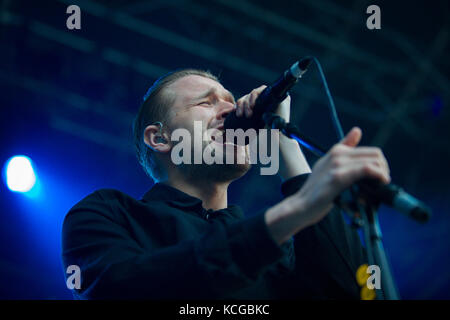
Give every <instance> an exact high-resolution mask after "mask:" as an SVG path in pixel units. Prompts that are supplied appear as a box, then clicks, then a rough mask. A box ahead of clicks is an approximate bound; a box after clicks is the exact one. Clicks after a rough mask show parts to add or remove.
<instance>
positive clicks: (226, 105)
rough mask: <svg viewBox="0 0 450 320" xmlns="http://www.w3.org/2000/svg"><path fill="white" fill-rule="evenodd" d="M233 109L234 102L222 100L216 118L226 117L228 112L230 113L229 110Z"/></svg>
mask: <svg viewBox="0 0 450 320" xmlns="http://www.w3.org/2000/svg"><path fill="white" fill-rule="evenodd" d="M234 110H235V104H234V103H231V102H228V101H224V102H222V103H221V104H220V109H219V111H218V112H217V116H216V117H217V120H222V119H225V118H226V117H227V115H228V114H230V113H231V112H233V111H234Z"/></svg>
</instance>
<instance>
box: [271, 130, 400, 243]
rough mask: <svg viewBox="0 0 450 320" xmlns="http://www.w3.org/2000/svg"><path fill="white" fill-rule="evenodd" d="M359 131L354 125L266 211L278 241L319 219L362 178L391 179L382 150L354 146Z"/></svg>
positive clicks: (282, 240) (359, 137) (387, 180)
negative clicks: (289, 192)
mask: <svg viewBox="0 0 450 320" xmlns="http://www.w3.org/2000/svg"><path fill="white" fill-rule="evenodd" d="M361 135H362V134H361V130H360V129H359V128H353V129H352V130H351V131H350V132H349V133H348V134H347V135H346V136H345V138H344V139H343V140H342V141H341V142H339V143H338V144H336V145H334V146H333V147H332V148H331V150H330V151H329V152H328V153H327V154H326V155H325V156H323V157H322V158H321V159H320V160H319V161H317V163H316V164H315V165H314V167H313V170H312V173H311V174H310V176H309V177H308V180H306V182H305V184H304V185H303V187H302V188H301V189H300V190H299V191H298V192H296V193H295V194H294V195H292V196H290V197H288V198H286V199H285V200H283V201H282V202H280V203H279V204H278V205H276V206H274V207H272V208H270V209H269V210H268V211H267V212H266V216H265V217H266V223H267V225H268V228H269V230H270V232H271V234H272V236H273V238H274V240H275V241H276V242H277V243H279V244H281V243H283V242H285V241H286V240H287V239H289V238H290V237H292V236H293V235H294V234H296V233H297V232H298V231H300V230H302V229H304V228H306V227H308V226H310V225H313V224H315V223H317V222H319V221H320V220H322V219H323V218H324V217H325V216H326V215H327V214H328V212H329V211H330V210H331V208H332V206H333V200H334V198H335V197H336V196H337V195H339V194H340V193H341V192H342V191H343V190H345V189H346V188H348V187H350V186H351V185H352V184H353V183H355V182H357V181H358V180H360V179H362V178H373V179H377V180H379V181H381V182H382V183H384V184H387V183H389V182H390V180H391V178H390V173H389V166H388V164H387V161H386V158H385V157H384V155H383V153H382V151H381V150H380V149H379V148H375V147H357V145H358V144H359V141H360V140H361Z"/></svg>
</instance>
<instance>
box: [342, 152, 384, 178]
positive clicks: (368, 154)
mask: <svg viewBox="0 0 450 320" xmlns="http://www.w3.org/2000/svg"><path fill="white" fill-rule="evenodd" d="M348 155H349V156H351V157H355V158H375V159H378V160H379V161H380V163H382V164H383V166H384V167H385V168H386V170H387V171H388V172H389V171H390V169H389V164H388V163H387V160H386V157H385V156H384V154H383V151H381V149H379V148H376V147H357V148H353V149H350V150H349V151H348Z"/></svg>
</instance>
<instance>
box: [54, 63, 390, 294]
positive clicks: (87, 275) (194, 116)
mask: <svg viewBox="0 0 450 320" xmlns="http://www.w3.org/2000/svg"><path fill="white" fill-rule="evenodd" d="M264 88H265V86H261V87H259V88H257V89H254V90H253V91H252V92H250V93H249V94H247V95H245V96H243V97H242V98H240V99H239V100H237V101H236V102H235V100H234V97H233V95H232V94H231V93H230V92H229V91H228V90H226V89H225V88H224V87H223V86H222V85H221V84H220V82H219V81H218V79H217V78H216V77H215V76H213V75H212V74H210V73H209V72H205V71H201V70H195V69H184V70H179V71H175V72H172V73H169V74H167V75H165V76H163V77H161V78H160V79H159V80H158V81H156V82H155V83H154V85H153V86H152V87H151V88H150V89H149V91H148V93H147V94H146V96H145V97H144V102H143V104H142V106H141V108H140V110H139V112H138V115H137V117H136V120H135V123H134V140H135V145H136V151H137V156H138V159H139V161H140V163H141V164H142V166H143V168H144V170H145V171H146V172H147V174H148V175H149V176H151V177H152V178H153V179H154V180H155V182H156V183H155V185H154V186H153V187H152V188H151V189H150V190H149V191H148V192H147V193H146V194H145V195H144V196H143V198H142V199H141V200H136V199H134V198H132V197H130V196H128V195H127V194H125V193H123V192H120V191H117V190H111V189H102V190H98V191H96V192H94V193H92V194H90V195H88V196H87V197H86V198H84V199H83V200H81V201H80V202H79V203H78V204H76V205H75V206H74V207H73V208H72V209H71V210H70V211H69V213H68V214H67V216H66V218H65V220H64V225H63V233H62V240H63V252H62V257H63V262H64V266H65V267H66V268H67V266H69V265H78V266H79V267H80V270H81V279H82V280H81V286H80V288H79V289H75V290H74V291H73V293H74V296H75V297H76V298H79V299H133V298H138V299H299V298H307V299H359V298H360V287H359V285H358V283H357V281H356V278H355V273H356V270H357V269H358V267H359V266H360V265H361V264H364V263H366V256H365V251H364V248H363V246H362V245H361V242H360V239H359V237H358V234H357V232H356V231H355V230H354V229H352V228H351V227H350V226H349V225H347V223H346V222H345V221H344V219H343V217H342V214H341V212H340V211H339V209H338V208H337V207H334V206H333V200H334V199H335V197H336V196H338V195H339V194H340V193H341V192H342V191H343V190H344V189H346V188H348V187H349V186H350V185H352V184H353V183H355V182H356V181H358V180H359V179H361V178H367V177H368V178H373V179H377V180H379V181H381V182H382V183H385V184H386V183H389V181H390V176H389V167H388V164H387V161H386V159H385V157H384V155H383V153H382V152H381V150H380V149H378V148H373V147H358V143H359V141H360V139H361V131H360V130H359V129H358V128H353V129H352V130H351V131H350V132H349V133H348V134H347V136H346V137H345V138H344V139H343V140H342V141H341V142H340V143H338V144H336V145H335V146H333V147H332V148H331V149H330V151H329V152H328V153H327V154H326V155H325V156H324V157H322V158H321V159H320V160H319V161H317V163H316V164H315V166H314V167H313V169H312V170H311V169H310V167H309V165H308V163H307V162H306V160H305V158H304V156H303V154H302V152H301V150H300V147H299V146H298V144H297V142H295V141H293V140H291V139H289V138H287V137H285V136H284V135H282V134H279V154H280V159H279V175H280V177H281V178H282V180H283V183H282V186H281V191H282V193H283V195H284V200H283V201H281V202H279V203H278V204H276V205H275V206H273V207H270V208H267V209H266V210H264V211H262V212H259V213H249V214H244V213H243V212H242V210H241V209H240V208H239V207H238V206H235V205H229V204H228V200H227V191H228V187H229V185H230V183H231V182H233V181H234V180H236V179H238V178H240V177H242V176H243V175H244V174H245V173H246V172H247V171H248V170H249V169H250V166H251V164H250V163H249V161H248V158H249V157H248V147H245V146H240V145H231V148H230V143H229V142H226V141H222V142H218V141H213V140H214V139H213V137H211V138H210V139H209V141H208V140H207V141H204V142H203V144H202V147H201V148H202V149H201V150H200V152H203V151H204V150H205V149H206V148H211V146H212V145H213V144H214V143H215V145H214V150H215V152H219V153H220V152H222V155H221V156H223V157H226V156H227V155H228V153H229V152H232V153H233V157H235V158H238V157H239V156H242V157H243V158H244V159H247V160H246V161H244V162H241V163H239V162H235V163H232V164H230V163H225V162H224V163H223V164H219V163H213V164H206V163H199V164H195V163H182V164H175V163H174V161H173V159H172V152H171V151H173V149H174V148H175V147H176V145H177V143H176V142H175V141H174V139H173V137H172V135H173V133H174V131H175V130H177V129H181V128H182V129H185V130H187V131H188V132H190V133H191V134H192V136H193V135H194V122H195V121H196V122H201V124H202V126H201V128H202V130H203V131H204V132H206V131H207V130H208V129H217V130H218V131H223V124H224V120H225V117H226V116H227V114H229V113H231V112H236V114H237V116H241V117H249V116H251V114H252V108H253V106H254V104H255V100H256V98H257V97H258V95H259V94H260V93H261V92H262V91H263V90H264ZM276 113H277V114H278V115H280V116H281V117H283V118H284V119H285V120H286V121H289V116H290V98H289V97H288V98H286V99H285V100H284V101H283V102H282V103H281V104H280V105H279V106H278V109H277V110H276ZM220 144H221V146H220ZM218 145H219V146H220V147H218ZM190 151H191V153H192V154H194V153H195V152H199V150H195V148H194V147H192V149H191V150H190Z"/></svg>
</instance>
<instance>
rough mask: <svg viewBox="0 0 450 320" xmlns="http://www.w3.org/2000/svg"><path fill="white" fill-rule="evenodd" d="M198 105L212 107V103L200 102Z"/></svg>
mask: <svg viewBox="0 0 450 320" xmlns="http://www.w3.org/2000/svg"><path fill="white" fill-rule="evenodd" d="M198 105H199V106H206V107H209V106H210V105H211V102H210V101H202V102H200V103H199V104H198Z"/></svg>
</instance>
